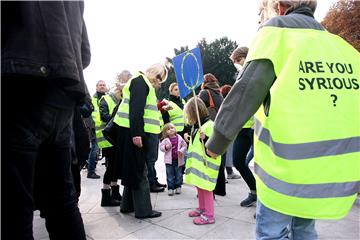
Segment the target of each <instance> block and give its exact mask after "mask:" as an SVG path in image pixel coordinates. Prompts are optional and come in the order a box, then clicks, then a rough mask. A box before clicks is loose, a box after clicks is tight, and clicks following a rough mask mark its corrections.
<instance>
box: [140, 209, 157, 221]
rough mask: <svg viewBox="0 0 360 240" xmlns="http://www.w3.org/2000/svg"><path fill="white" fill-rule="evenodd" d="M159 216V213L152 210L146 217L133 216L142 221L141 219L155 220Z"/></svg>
mask: <svg viewBox="0 0 360 240" xmlns="http://www.w3.org/2000/svg"><path fill="white" fill-rule="evenodd" d="M160 216H161V212H158V211H155V210H152V212H151V213H150V214H149V215H147V216H135V217H136V218H139V219H143V218H157V217H160Z"/></svg>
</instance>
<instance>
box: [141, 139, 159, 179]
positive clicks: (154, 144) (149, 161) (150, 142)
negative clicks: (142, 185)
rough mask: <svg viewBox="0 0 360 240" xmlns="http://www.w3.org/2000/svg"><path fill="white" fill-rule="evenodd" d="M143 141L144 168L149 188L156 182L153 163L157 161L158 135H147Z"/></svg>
mask: <svg viewBox="0 0 360 240" xmlns="http://www.w3.org/2000/svg"><path fill="white" fill-rule="evenodd" d="M143 141H144V142H145V143H144V145H145V151H146V166H147V169H148V175H147V177H148V180H149V184H150V186H151V185H153V184H154V183H156V181H157V177H156V170H155V163H156V161H157V159H158V151H159V135H158V134H152V133H147V134H146V137H144V138H143Z"/></svg>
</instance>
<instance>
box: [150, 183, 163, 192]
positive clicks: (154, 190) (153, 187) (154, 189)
mask: <svg viewBox="0 0 360 240" xmlns="http://www.w3.org/2000/svg"><path fill="white" fill-rule="evenodd" d="M164 190H165V188H162V187H158V186H156V184H153V185H151V186H150V192H155V193H157V192H163V191H164Z"/></svg>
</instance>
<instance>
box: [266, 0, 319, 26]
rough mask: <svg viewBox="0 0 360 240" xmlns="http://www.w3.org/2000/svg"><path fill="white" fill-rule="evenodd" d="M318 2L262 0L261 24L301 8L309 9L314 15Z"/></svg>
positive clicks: (311, 0)
mask: <svg viewBox="0 0 360 240" xmlns="http://www.w3.org/2000/svg"><path fill="white" fill-rule="evenodd" d="M316 5H317V0H261V2H260V6H259V10H260V11H259V16H260V20H259V23H260V24H261V25H262V24H264V23H265V22H266V21H267V20H269V19H271V18H273V17H276V16H282V15H285V12H286V11H288V10H294V9H297V8H299V7H301V6H306V7H309V8H310V9H311V10H312V12H313V13H314V12H315V10H316Z"/></svg>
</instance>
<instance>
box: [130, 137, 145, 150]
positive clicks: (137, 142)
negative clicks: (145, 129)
mask: <svg viewBox="0 0 360 240" xmlns="http://www.w3.org/2000/svg"><path fill="white" fill-rule="evenodd" d="M132 141H133V143H134V144H135V145H136V146H137V147H139V148H141V147H142V146H143V144H142V139H141V137H140V136H136V137H133V138H132Z"/></svg>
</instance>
